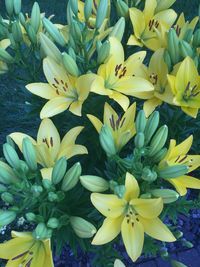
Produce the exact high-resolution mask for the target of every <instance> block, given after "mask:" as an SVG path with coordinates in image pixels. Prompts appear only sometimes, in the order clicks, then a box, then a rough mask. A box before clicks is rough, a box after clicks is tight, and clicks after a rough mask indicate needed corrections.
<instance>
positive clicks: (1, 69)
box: [0, 39, 10, 74]
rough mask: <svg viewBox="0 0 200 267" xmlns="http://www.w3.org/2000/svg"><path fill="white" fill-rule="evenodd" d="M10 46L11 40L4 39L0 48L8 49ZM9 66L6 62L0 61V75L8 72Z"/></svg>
mask: <svg viewBox="0 0 200 267" xmlns="http://www.w3.org/2000/svg"><path fill="white" fill-rule="evenodd" d="M9 45H10V40H9V39H4V40H1V41H0V48H3V49H6V48H7V47H8V46H9ZM7 70H8V66H7V64H6V63H5V62H3V61H1V60H0V74H4V73H5V72H7Z"/></svg>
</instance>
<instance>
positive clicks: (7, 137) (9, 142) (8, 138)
mask: <svg viewBox="0 0 200 267" xmlns="http://www.w3.org/2000/svg"><path fill="white" fill-rule="evenodd" d="M6 143H8V144H9V145H10V146H12V147H13V148H14V149H15V143H14V141H13V140H12V138H11V137H10V136H9V135H7V136H6Z"/></svg>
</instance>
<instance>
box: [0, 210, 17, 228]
mask: <svg viewBox="0 0 200 267" xmlns="http://www.w3.org/2000/svg"><path fill="white" fill-rule="evenodd" d="M16 216H17V215H16V212H14V211H10V210H0V227H3V226H5V225H8V224H10V223H11V222H13V221H14V220H15V219H16Z"/></svg>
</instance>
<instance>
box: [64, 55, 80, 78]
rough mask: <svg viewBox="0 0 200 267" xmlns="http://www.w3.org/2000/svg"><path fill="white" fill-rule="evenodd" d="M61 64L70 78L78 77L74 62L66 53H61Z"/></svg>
mask: <svg viewBox="0 0 200 267" xmlns="http://www.w3.org/2000/svg"><path fill="white" fill-rule="evenodd" d="M63 64H64V66H65V69H66V71H67V72H68V73H69V74H70V75H72V76H76V77H77V76H78V75H79V69H78V66H77V64H76V62H75V60H74V59H73V58H72V57H71V56H70V55H68V54H67V53H63Z"/></svg>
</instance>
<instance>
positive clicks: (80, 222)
mask: <svg viewBox="0 0 200 267" xmlns="http://www.w3.org/2000/svg"><path fill="white" fill-rule="evenodd" d="M70 224H71V226H72V228H73V230H74V232H75V233H76V235H77V236H79V237H80V238H90V237H92V236H93V235H94V234H95V233H96V228H95V227H94V225H93V224H91V223H90V222H88V221H86V220H84V219H83V218H81V217H75V216H72V217H70Z"/></svg>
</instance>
